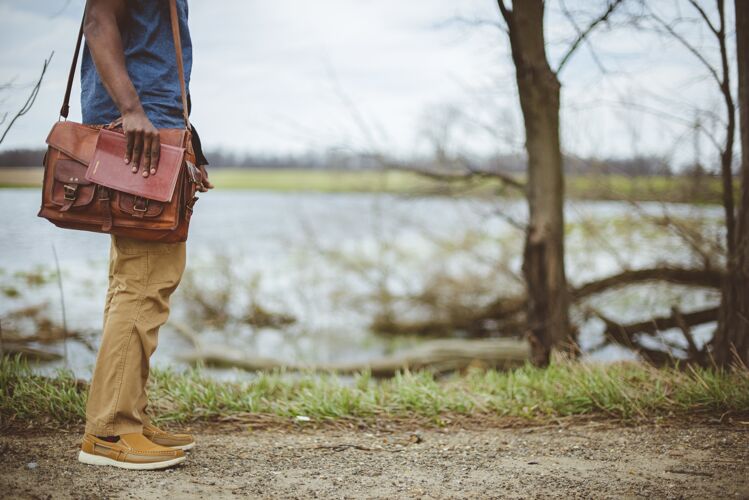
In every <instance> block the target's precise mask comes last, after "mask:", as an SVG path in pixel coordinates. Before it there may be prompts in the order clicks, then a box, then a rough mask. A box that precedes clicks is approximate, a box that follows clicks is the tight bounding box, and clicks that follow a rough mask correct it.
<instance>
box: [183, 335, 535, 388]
mask: <svg viewBox="0 0 749 500" xmlns="http://www.w3.org/2000/svg"><path fill="white" fill-rule="evenodd" d="M169 324H170V326H172V327H173V328H174V329H175V330H176V331H177V332H178V333H180V335H182V336H183V337H185V338H187V339H188V340H190V342H191V343H192V344H193V347H194V349H193V351H192V352H190V353H187V354H184V355H182V356H180V359H182V360H183V361H186V362H189V363H194V364H195V363H204V364H206V365H208V366H216V367H233V368H241V369H243V370H248V371H269V370H274V369H279V368H283V369H285V370H289V371H319V372H336V373H341V374H353V373H358V372H362V371H367V370H368V371H370V372H371V373H372V375H373V376H375V377H391V376H393V375H395V374H396V372H398V371H402V370H406V369H409V370H421V369H427V370H430V371H432V372H435V373H447V372H451V371H456V370H463V369H466V368H468V367H470V366H481V367H486V368H496V369H509V368H514V367H517V366H521V365H523V364H525V362H526V361H528V360H529V359H530V345H529V344H528V342H527V341H525V340H517V339H504V338H499V339H443V340H431V341H425V342H423V343H421V344H419V345H418V346H417V347H414V348H412V349H406V350H404V351H401V352H399V353H395V354H392V355H388V356H383V357H380V358H376V359H372V360H369V361H364V362H342V363H322V364H303V363H287V362H283V361H280V360H277V359H274V358H263V357H255V356H249V355H247V354H246V353H243V352H241V351H238V350H237V349H236V348H233V347H230V346H220V345H215V344H211V345H206V346H204V345H201V342H200V340H199V338H198V336H197V335H196V334H195V332H193V331H192V329H191V328H189V327H188V326H187V325H183V324H179V323H169Z"/></svg>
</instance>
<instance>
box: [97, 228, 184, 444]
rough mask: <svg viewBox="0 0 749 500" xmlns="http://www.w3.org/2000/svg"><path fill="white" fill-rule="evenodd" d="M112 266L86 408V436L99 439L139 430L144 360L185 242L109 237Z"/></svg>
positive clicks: (179, 267) (164, 317) (180, 265)
mask: <svg viewBox="0 0 749 500" xmlns="http://www.w3.org/2000/svg"><path fill="white" fill-rule="evenodd" d="M111 267H112V273H111V276H112V277H111V283H110V292H111V294H110V293H108V302H107V303H108V305H107V308H106V309H105V315H106V318H105V325H104V331H103V333H102V340H101V346H100V348H99V356H98V358H97V361H96V368H95V370H94V376H93V379H92V381H91V388H90V390H89V397H88V404H87V407H86V432H87V433H90V434H94V435H98V436H113V435H120V434H127V433H132V432H138V433H140V432H142V430H143V423H144V420H146V417H145V416H144V412H145V407H146V401H147V400H146V393H145V384H146V382H147V380H148V371H149V359H150V357H151V355H152V354H153V352H154V350H155V349H156V345H157V342H158V332H159V327H161V325H163V324H164V323H166V320H167V318H168V317H169V298H170V296H171V294H172V292H174V290H175V289H176V288H177V285H178V284H179V282H180V279H181V277H182V272H183V271H184V267H185V244H184V243H157V242H146V241H139V240H133V239H129V238H122V237H117V236H113V237H112V255H111ZM146 421H147V420H146Z"/></svg>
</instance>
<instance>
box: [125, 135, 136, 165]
mask: <svg viewBox="0 0 749 500" xmlns="http://www.w3.org/2000/svg"><path fill="white" fill-rule="evenodd" d="M134 145H135V132H134V131H132V130H128V132H127V149H126V150H125V165H128V164H130V162H131V161H132V160H133V146H134ZM131 170H132V171H133V173H136V172H137V171H138V166H137V165H133V168H132V169H131Z"/></svg>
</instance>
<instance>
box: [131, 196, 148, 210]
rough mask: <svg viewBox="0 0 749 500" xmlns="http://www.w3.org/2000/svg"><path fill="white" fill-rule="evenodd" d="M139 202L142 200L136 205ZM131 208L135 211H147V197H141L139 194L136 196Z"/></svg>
mask: <svg viewBox="0 0 749 500" xmlns="http://www.w3.org/2000/svg"><path fill="white" fill-rule="evenodd" d="M139 202H143V204H142V205H140V206H138V203H139ZM133 210H135V211H136V212H147V211H148V198H141V197H140V196H136V197H135V202H134V203H133Z"/></svg>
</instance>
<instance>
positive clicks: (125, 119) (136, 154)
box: [122, 109, 161, 177]
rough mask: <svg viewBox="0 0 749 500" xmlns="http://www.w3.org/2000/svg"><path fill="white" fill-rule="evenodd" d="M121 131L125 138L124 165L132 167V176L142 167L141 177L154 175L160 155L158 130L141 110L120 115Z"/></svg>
mask: <svg viewBox="0 0 749 500" xmlns="http://www.w3.org/2000/svg"><path fill="white" fill-rule="evenodd" d="M122 129H123V131H124V132H125V135H126V136H127V150H126V152H125V163H126V164H128V165H132V171H133V173H134V174H136V173H138V170H139V169H140V168H141V167H142V169H143V174H142V175H143V177H148V176H149V175H155V174H156V169H157V168H158V165H159V155H160V154H161V142H160V140H159V130H158V129H157V128H156V127H154V126H153V124H152V123H151V120H149V119H148V117H147V116H146V113H145V112H144V111H143V110H142V109H141V110H138V111H136V112H133V113H128V114H125V115H122Z"/></svg>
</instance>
